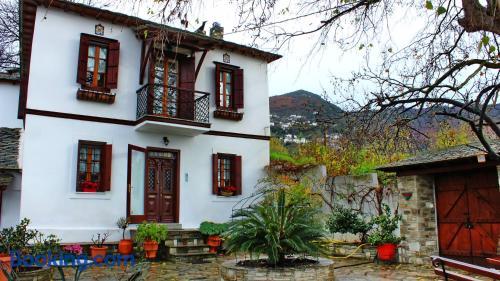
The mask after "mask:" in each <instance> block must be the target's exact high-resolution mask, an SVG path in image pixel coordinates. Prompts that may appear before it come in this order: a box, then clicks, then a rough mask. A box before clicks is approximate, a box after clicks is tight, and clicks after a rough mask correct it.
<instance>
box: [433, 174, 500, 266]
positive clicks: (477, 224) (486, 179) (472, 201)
mask: <svg viewBox="0 0 500 281" xmlns="http://www.w3.org/2000/svg"><path fill="white" fill-rule="evenodd" d="M435 183H436V202H437V204H436V209H437V219H438V234H439V249H440V254H441V255H445V256H452V257H458V258H460V257H462V258H464V257H465V258H467V259H468V260H469V261H470V262H476V261H479V262H480V260H481V259H482V258H484V257H491V256H496V255H497V247H498V245H499V244H498V242H499V235H500V191H499V189H498V175H497V170H496V167H493V168H483V169H479V170H474V171H470V172H460V173H450V174H443V175H438V176H436V179H435Z"/></svg>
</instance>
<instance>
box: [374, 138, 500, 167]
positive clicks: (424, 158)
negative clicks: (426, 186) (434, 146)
mask: <svg viewBox="0 0 500 281" xmlns="http://www.w3.org/2000/svg"><path fill="white" fill-rule="evenodd" d="M490 145H491V146H492V148H493V149H494V150H495V151H497V152H500V140H495V141H491V142H490ZM480 153H486V151H485V149H484V148H483V147H482V146H481V144H480V143H471V144H465V145H457V146H454V147H450V148H447V149H441V150H431V151H426V152H423V153H421V154H418V155H416V156H414V157H411V158H408V159H405V160H401V161H398V162H394V163H390V164H387V165H384V166H380V167H378V168H377V169H378V170H382V171H396V170H399V169H400V168H403V167H409V166H416V165H423V164H431V163H439V162H446V161H451V160H459V159H465V158H472V157H476V155H478V154H480Z"/></svg>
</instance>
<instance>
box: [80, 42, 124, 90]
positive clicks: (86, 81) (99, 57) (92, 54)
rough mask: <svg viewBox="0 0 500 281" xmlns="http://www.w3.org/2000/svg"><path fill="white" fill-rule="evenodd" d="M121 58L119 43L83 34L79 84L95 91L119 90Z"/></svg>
mask: <svg viewBox="0 0 500 281" xmlns="http://www.w3.org/2000/svg"><path fill="white" fill-rule="evenodd" d="M119 57H120V43H119V42H118V41H116V40H113V39H108V38H104V37H99V36H94V35H90V34H81V35H80V53H79V60H78V73H77V83H79V84H81V85H82V88H83V89H85V90H93V91H102V92H109V91H110V90H111V89H115V88H117V84H118V64H119Z"/></svg>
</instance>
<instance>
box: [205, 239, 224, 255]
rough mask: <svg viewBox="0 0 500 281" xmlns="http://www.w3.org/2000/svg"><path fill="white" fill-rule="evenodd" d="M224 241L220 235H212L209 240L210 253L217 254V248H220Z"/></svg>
mask: <svg viewBox="0 0 500 281" xmlns="http://www.w3.org/2000/svg"><path fill="white" fill-rule="evenodd" d="M221 241H222V239H220V236H219V235H210V236H208V238H207V245H208V246H210V253H217V248H219V246H220V244H221Z"/></svg>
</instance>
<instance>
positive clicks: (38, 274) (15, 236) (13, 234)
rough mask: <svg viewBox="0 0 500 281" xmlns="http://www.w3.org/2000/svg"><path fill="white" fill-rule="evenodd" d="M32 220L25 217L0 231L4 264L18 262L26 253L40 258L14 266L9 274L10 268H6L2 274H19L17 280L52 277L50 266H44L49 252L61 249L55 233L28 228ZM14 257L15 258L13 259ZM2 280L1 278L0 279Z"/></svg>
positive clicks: (4, 275)
mask: <svg viewBox="0 0 500 281" xmlns="http://www.w3.org/2000/svg"><path fill="white" fill-rule="evenodd" d="M29 224H30V220H29V219H27V218H24V219H22V220H21V222H20V223H19V224H18V225H16V226H15V227H9V228H4V229H2V230H1V231H0V252H1V253H2V255H1V256H2V257H1V258H0V259H1V262H3V263H4V264H5V263H6V262H8V263H9V264H10V262H11V261H12V264H18V262H17V259H19V258H22V257H23V256H25V255H31V256H33V257H35V258H37V259H38V260H34V261H33V265H29V266H27V265H25V264H22V263H21V265H19V266H15V267H14V268H12V272H14V273H13V274H7V271H8V270H9V269H8V268H4V270H5V272H2V273H1V274H0V276H2V275H3V276H2V277H3V278H9V276H10V275H12V276H17V278H18V279H16V280H27V279H30V280H33V278H36V280H39V281H44V280H50V279H51V271H50V268H47V267H42V265H43V264H46V263H47V260H48V255H49V253H51V252H52V253H55V252H58V251H59V248H60V245H59V239H58V238H57V237H56V236H55V235H47V236H46V235H44V234H43V233H41V232H39V231H38V230H35V229H28V226H29ZM11 259H13V260H11ZM0 280H1V279H0Z"/></svg>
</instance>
